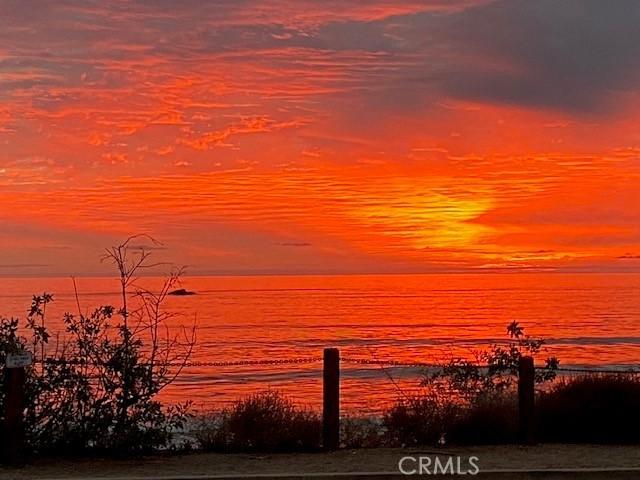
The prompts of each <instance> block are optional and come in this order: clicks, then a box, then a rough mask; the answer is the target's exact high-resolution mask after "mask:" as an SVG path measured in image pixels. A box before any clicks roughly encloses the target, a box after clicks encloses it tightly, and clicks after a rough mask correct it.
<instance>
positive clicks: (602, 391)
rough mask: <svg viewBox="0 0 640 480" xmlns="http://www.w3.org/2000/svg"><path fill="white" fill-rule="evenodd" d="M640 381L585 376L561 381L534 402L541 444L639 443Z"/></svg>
mask: <svg viewBox="0 0 640 480" xmlns="http://www.w3.org/2000/svg"><path fill="white" fill-rule="evenodd" d="M639 406H640V379H639V378H638V377H634V376H630V375H622V374H621V375H587V376H581V377H574V378H571V379H563V380H561V381H560V383H558V384H557V385H555V386H553V387H552V388H551V389H550V390H549V391H548V392H546V393H542V394H541V395H540V397H539V399H538V406H537V407H538V424H539V426H538V438H539V439H540V440H541V441H544V442H568V443H639V442H640V408H639Z"/></svg>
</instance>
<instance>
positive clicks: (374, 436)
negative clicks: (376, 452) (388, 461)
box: [340, 416, 385, 448]
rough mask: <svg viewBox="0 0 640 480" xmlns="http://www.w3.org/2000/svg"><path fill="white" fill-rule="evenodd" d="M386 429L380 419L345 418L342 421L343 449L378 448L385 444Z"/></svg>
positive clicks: (341, 442)
mask: <svg viewBox="0 0 640 480" xmlns="http://www.w3.org/2000/svg"><path fill="white" fill-rule="evenodd" d="M384 433H385V429H384V427H383V424H382V422H381V421H380V419H378V418H373V417H351V416H345V417H342V418H341V419H340V446H341V447H342V448H376V447H381V446H383V445H384V443H385V435H384Z"/></svg>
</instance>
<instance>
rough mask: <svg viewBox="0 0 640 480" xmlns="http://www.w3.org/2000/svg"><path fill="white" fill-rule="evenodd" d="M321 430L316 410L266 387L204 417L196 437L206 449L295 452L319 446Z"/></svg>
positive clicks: (314, 448) (315, 448) (310, 449)
mask: <svg viewBox="0 0 640 480" xmlns="http://www.w3.org/2000/svg"><path fill="white" fill-rule="evenodd" d="M321 431H322V422H321V420H320V417H319V416H318V415H317V414H316V413H314V412H312V411H310V410H303V409H299V408H297V407H296V406H295V405H294V404H293V403H292V402H291V401H290V400H288V399H286V398H285V397H283V396H282V395H281V394H280V393H278V392H276V391H272V390H268V391H266V392H260V393H256V394H254V395H250V396H248V397H246V398H244V399H242V400H239V401H238V402H236V403H235V404H234V405H233V406H232V407H231V408H230V409H228V410H223V411H222V412H220V413H219V414H217V415H209V416H208V417H206V418H204V419H203V421H202V422H201V424H200V425H199V427H198V428H197V429H196V438H197V440H198V443H199V444H200V447H201V448H202V449H203V450H206V451H226V452H294V451H295V452H298V451H312V450H317V449H319V448H320V444H321Z"/></svg>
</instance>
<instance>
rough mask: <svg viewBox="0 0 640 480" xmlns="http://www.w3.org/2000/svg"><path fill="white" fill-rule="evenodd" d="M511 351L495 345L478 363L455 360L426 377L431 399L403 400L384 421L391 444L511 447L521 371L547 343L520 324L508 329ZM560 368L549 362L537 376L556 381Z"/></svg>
mask: <svg viewBox="0 0 640 480" xmlns="http://www.w3.org/2000/svg"><path fill="white" fill-rule="evenodd" d="M507 334H508V335H509V340H508V344H507V346H503V345H492V346H491V347H490V348H489V349H488V350H485V351H482V352H478V353H477V354H476V360H475V361H470V360H467V359H462V358H454V359H451V360H450V361H448V362H447V363H445V364H443V365H441V366H439V367H438V368H437V369H436V370H435V371H433V372H430V373H427V374H425V375H424V376H423V379H422V382H421V386H422V387H424V388H425V389H426V393H425V394H424V395H422V396H419V397H414V398H401V399H400V400H399V401H398V402H397V403H396V405H394V406H393V407H392V408H391V409H390V410H389V411H388V412H387V413H386V414H385V417H384V425H385V427H386V429H387V436H388V440H389V442H390V443H392V444H395V445H429V444H437V443H443V442H453V443H465V444H470V443H475V444H481V443H508V442H512V441H515V440H516V436H517V420H518V412H517V398H516V396H515V395H514V390H515V387H516V385H517V380H518V366H519V363H520V359H521V358H522V357H524V356H528V355H531V356H537V355H539V354H540V353H541V352H542V351H543V346H544V340H542V339H534V338H531V337H529V336H527V335H525V334H524V329H523V328H522V327H521V326H520V325H519V324H518V322H512V323H510V324H509V325H508V326H507ZM558 365H559V362H558V360H557V359H556V358H548V359H546V361H545V366H544V367H543V368H540V369H538V370H537V371H536V379H535V380H536V382H537V383H538V384H541V383H544V382H549V381H551V380H553V379H554V378H555V376H556V370H557V368H558Z"/></svg>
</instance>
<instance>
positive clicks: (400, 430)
mask: <svg viewBox="0 0 640 480" xmlns="http://www.w3.org/2000/svg"><path fill="white" fill-rule="evenodd" d="M460 415H461V406H460V405H458V404H456V403H454V402H451V401H447V400H445V401H443V400H441V399H439V398H437V397H435V396H432V395H424V396H416V397H408V398H402V399H400V400H398V402H397V403H396V404H395V405H393V406H392V407H391V408H390V409H389V410H388V411H387V412H386V413H385V414H384V417H383V425H384V428H385V429H386V438H387V442H388V443H389V444H390V445H394V446H411V445H435V444H437V443H440V442H442V441H444V438H445V436H446V434H447V432H448V431H449V429H450V428H451V426H452V425H453V424H454V423H455V422H456V421H457V419H458V418H459V417H460Z"/></svg>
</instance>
